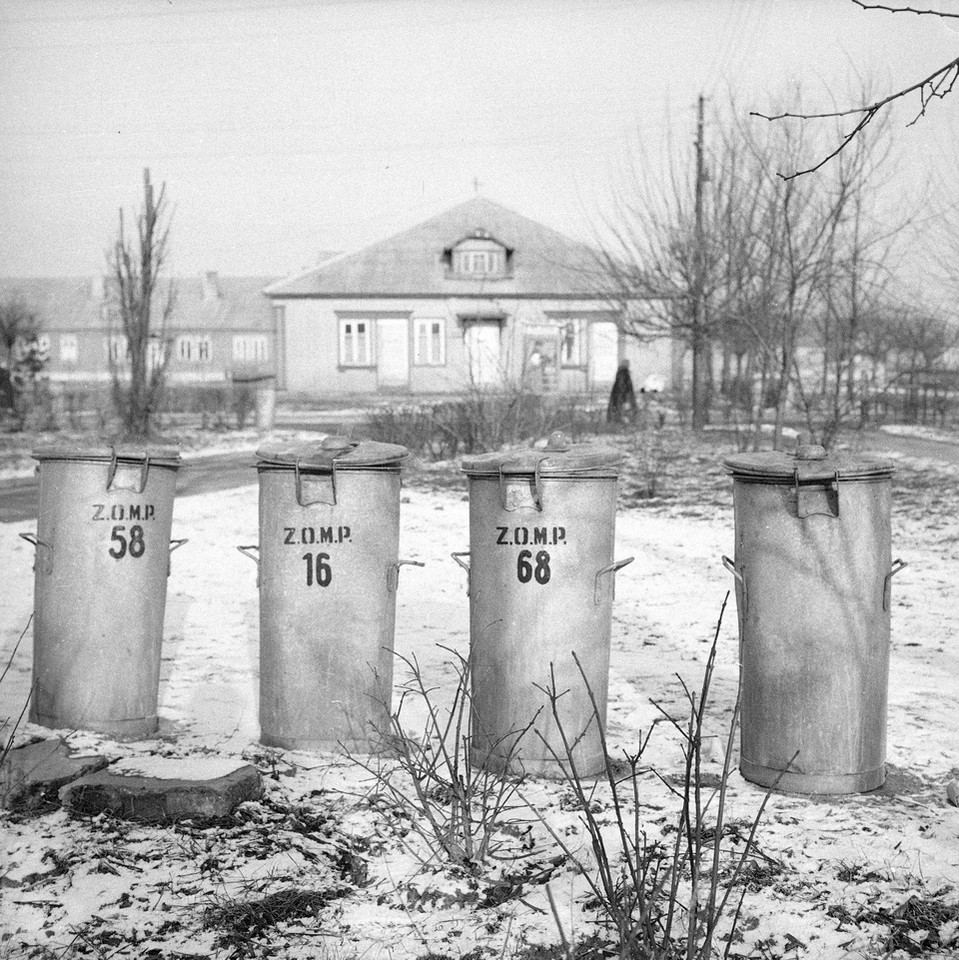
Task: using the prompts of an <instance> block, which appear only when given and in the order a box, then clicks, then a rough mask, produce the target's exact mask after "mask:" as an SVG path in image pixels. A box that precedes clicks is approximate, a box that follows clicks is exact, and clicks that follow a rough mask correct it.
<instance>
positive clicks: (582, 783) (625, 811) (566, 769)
mask: <svg viewBox="0 0 959 960" xmlns="http://www.w3.org/2000/svg"><path fill="white" fill-rule="evenodd" d="M727 602H728V594H727V597H726V600H724V601H723V607H722V611H721V612H720V616H719V622H718V623H717V625H716V632H715V634H714V637H713V642H712V647H711V649H710V653H709V658H708V660H707V663H706V670H705V672H704V674H703V680H702V683H701V685H700V688H699V691H698V693H697V692H695V691H692V690H690V689H689V687H687V685H686V683H685V682H684V681H683V680H682V678H678V679H679V682H680V684H681V685H682V689H683V693H684V695H685V699H686V703H687V705H688V713H687V716H686V717H685V719H681V718H677V717H674V716H672V715H670V714H669V713H668V712H667V711H666V710H665V709H663V708H662V707H660V705H659V704H657V703H656V702H655V701H653V704H654V706H656V708H657V709H658V710H659V711H660V713H661V715H662V716H661V718H660V720H659V721H657V722H666V723H668V724H670V725H671V726H672V727H673V728H674V729H675V730H676V731H677V732H678V733H679V735H680V737H681V742H682V752H683V757H684V761H685V762H684V769H683V772H682V775H681V776H679V777H666V776H662V775H660V774H659V773H656V776H658V777H659V779H660V780H661V781H662V782H663V783H664V784H665V785H666V786H667V787H668V788H669V790H670V792H671V793H672V794H673V795H674V796H675V797H676V799H677V800H678V801H679V811H678V813H677V815H676V819H675V823H674V825H673V827H672V830H671V839H670V840H669V841H668V842H667V841H666V840H663V839H660V840H651V839H650V838H649V837H648V836H647V833H646V830H645V828H644V826H643V824H642V822H641V821H640V818H639V810H640V808H641V798H640V795H639V776H640V775H641V774H642V773H646V772H649V771H650V770H651V769H652V768H651V767H644V766H643V757H644V754H645V752H646V748H647V746H648V744H649V740H650V737H651V735H652V732H653V728H654V727H655V725H656V724H655V723H654V725H653V727H651V728H650V729H649V730H648V731H647V732H646V735H645V737H644V736H643V735H642V734H640V737H639V740H638V743H637V746H636V748H635V750H634V752H632V753H628V752H627V753H625V755H624V757H623V760H621V761H615V760H614V759H613V758H612V757H611V756H610V754H609V750H608V748H607V744H606V738H605V733H604V731H603V728H602V724H601V723H600V713H599V709H598V705H597V703H596V701H595V698H594V695H593V692H592V690H590V689H589V685H588V683H587V681H586V675H585V673H584V672H583V670H582V667H580V675H581V677H582V679H583V683H584V684H585V685H586V689H587V692H588V695H589V697H590V701H591V702H592V706H593V718H592V722H593V723H595V724H596V725H597V727H598V729H599V731H600V737H601V740H602V744H603V753H604V756H605V758H606V765H605V770H604V772H603V774H602V775H601V778H600V780H601V782H602V783H603V784H604V785H605V787H606V788H607V789H608V791H609V796H610V797H611V801H612V824H611V825H610V824H609V823H608V820H609V816H608V811H606V812H604V811H603V809H602V806H601V805H597V804H595V803H594V802H593V801H594V795H595V793H596V790H597V783H596V781H593V780H589V779H587V778H585V777H583V776H582V775H581V774H580V772H579V770H578V769H577V767H576V761H575V759H574V748H575V746H576V743H577V739H578V738H576V737H574V736H573V735H572V733H571V732H570V731H568V730H567V729H566V728H565V727H564V725H563V720H562V717H561V713H560V710H559V707H558V703H559V700H560V698H561V697H562V696H563V695H564V693H565V692H566V691H561V690H558V689H556V687H555V684H553V683H551V684H550V686H549V687H547V688H544V692H545V693H546V695H547V697H548V700H549V704H550V712H551V714H552V718H553V722H554V723H555V726H556V729H557V731H558V733H559V737H560V741H561V742H562V749H561V750H557V749H555V748H554V747H552V746H551V745H550V744H549V743H548V742H547V741H546V740H545V739H544V738H542V737H541V738H540V739H541V740H542V741H543V743H544V744H545V746H546V747H547V749H548V750H549V751H550V753H551V754H552V755H553V759H554V760H555V761H556V762H557V763H558V764H559V766H560V768H561V769H562V771H563V775H564V778H565V782H566V785H567V787H568V789H569V790H570V791H571V793H572V795H573V798H574V802H575V805H576V808H577V809H578V810H579V812H580V819H581V822H582V823H583V825H584V827H585V829H586V832H587V835H588V837H589V840H590V848H591V850H592V853H593V858H594V860H595V865H590V864H587V863H586V862H585V861H584V860H583V858H582V857H581V856H580V855H578V854H577V853H576V852H575V851H574V850H573V848H572V847H571V846H570V843H569V840H568V839H567V838H566V837H565V836H564V835H563V834H562V833H560V832H559V831H557V830H556V829H554V828H553V827H552V826H551V824H550V823H549V820H548V819H547V817H546V816H545V814H540V821H541V823H542V824H543V825H544V826H545V827H546V829H547V831H548V832H549V834H550V836H551V837H552V838H553V840H554V841H555V843H556V844H557V845H558V846H559V848H560V849H561V850H562V851H563V853H564V854H565V855H566V856H567V857H568V858H569V859H570V861H572V862H573V863H575V864H576V865H577V867H578V868H579V869H580V870H581V871H582V873H583V875H584V876H585V877H586V880H587V882H588V884H589V887H590V889H591V891H592V894H593V903H594V905H595V908H596V910H597V913H598V915H599V921H600V924H601V926H602V927H603V928H605V930H606V937H607V940H608V950H609V951H610V952H611V953H612V954H613V955H617V956H620V957H628V958H632V960H646V958H649V957H658V958H662V960H674V958H675V960H678V958H680V957H683V958H686V960H707V958H710V957H712V956H713V955H714V942H715V940H716V938H717V934H718V932H719V929H720V922H721V921H722V920H724V919H725V917H726V915H727V914H729V913H730V912H731V914H732V916H731V918H730V920H729V922H728V929H727V930H726V933H727V935H728V941H727V947H726V955H727V956H728V954H729V949H730V946H731V944H732V942H733V939H734V935H735V932H736V926H737V923H738V920H739V914H740V909H741V907H742V902H743V899H744V897H745V892H746V891H745V886H744V884H743V871H744V869H745V867H746V864H747V863H748V862H749V860H750V858H751V857H752V856H753V855H754V854H755V850H756V846H755V836H756V831H757V828H758V825H759V821H760V819H761V817H762V814H763V811H764V809H765V806H766V802H767V800H768V798H769V792H768V791H767V793H766V796H765V798H764V799H763V802H762V804H761V805H760V808H759V810H758V812H757V813H756V816H755V818H754V819H753V821H752V823H751V825H750V826H749V828H748V835H747V837H746V838H745V840H746V842H745V843H744V844H743V846H742V848H741V849H740V850H739V851H732V850H729V849H727V847H726V846H725V845H724V842H723V841H724V838H726V837H728V836H729V835H730V830H729V827H730V824H729V822H728V821H727V818H726V794H727V787H728V783H729V776H730V773H731V768H732V754H733V739H734V734H735V729H736V724H737V722H738V719H739V699H738V697H737V700H736V705H735V707H734V709H733V717H732V721H731V725H730V730H729V736H728V738H727V741H726V750H725V755H724V760H723V767H722V773H721V774H720V775H718V776H716V775H707V774H706V772H705V771H704V770H703V763H704V757H703V746H704V739H705V731H704V720H705V713H706V705H707V703H708V700H709V692H710V685H711V682H712V676H713V668H714V665H715V660H716V647H717V643H718V639H719V631H720V627H721V625H722V618H723V613H724V612H725V609H726V603H727ZM574 658H575V654H574ZM576 664H577V666H579V659H578V658H576ZM579 736H582V734H579ZM654 772H655V771H654ZM735 833H736V837H738V838H739V839H740V840H741V839H742V837H741V833H740V831H739V829H738V828H737V830H736V831H735ZM737 894H738V899H737Z"/></svg>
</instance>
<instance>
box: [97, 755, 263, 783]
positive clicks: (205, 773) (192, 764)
mask: <svg viewBox="0 0 959 960" xmlns="http://www.w3.org/2000/svg"><path fill="white" fill-rule="evenodd" d="M243 766H245V763H244V762H243V761H242V760H241V761H237V760H231V759H229V758H227V757H214V756H205V757H204V756H200V757H157V756H150V757H124V758H123V759H121V760H117V762H116V763H113V764H111V765H110V766H109V767H108V768H107V772H108V773H115V774H118V775H119V776H122V777H153V778H155V779H157V780H216V779H218V778H219V777H227V776H229V775H230V774H231V773H235V772H236V771H237V770H239V769H240V768H241V767H243Z"/></svg>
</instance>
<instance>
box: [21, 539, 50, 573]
mask: <svg viewBox="0 0 959 960" xmlns="http://www.w3.org/2000/svg"><path fill="white" fill-rule="evenodd" d="M18 536H19V537H20V539H21V540H26V541H27V543H29V544H31V545H32V546H33V548H34V550H36V549H37V548H39V547H46V549H47V550H48V551H49V552H48V553H47V555H46V560H45V561H44V563H43V572H44V573H46V574H48V575H49V574H51V573H53V544H51V543H47V542H46V540H41V539H40V538H39V537H38V536H37V535H36V534H34V533H21V534H18ZM33 562H34V564H36V557H35V556H34V561H33Z"/></svg>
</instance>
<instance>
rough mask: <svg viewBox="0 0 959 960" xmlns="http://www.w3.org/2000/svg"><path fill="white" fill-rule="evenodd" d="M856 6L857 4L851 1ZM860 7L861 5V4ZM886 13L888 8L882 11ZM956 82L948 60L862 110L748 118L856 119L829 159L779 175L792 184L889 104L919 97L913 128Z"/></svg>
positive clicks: (957, 65)
mask: <svg viewBox="0 0 959 960" xmlns="http://www.w3.org/2000/svg"><path fill="white" fill-rule="evenodd" d="M854 2H858V0H854ZM860 5H861V4H860ZM881 9H887V8H881ZM951 16H956V17H959V14H951ZM957 81H959V57H956V59H955V60H951V61H950V62H949V63H947V64H944V65H943V66H941V67H939V68H938V69H937V70H934V71H933V72H932V73H931V74H929V76H928V77H925V78H923V79H922V80H919V81H918V82H916V83H913V84H911V85H910V86H908V87H904V88H903V89H901V90H898V91H896V92H895V93H891V94H889V96H887V97H883V98H882V99H881V100H876V101H874V102H873V103H870V104H866V105H865V106H861V107H850V108H848V109H846V110H831V111H824V112H822V113H800V112H792V111H785V112H783V113H778V114H766V113H761V112H760V111H758V110H751V111H750V113H749V115H750V116H751V117H760V118H761V119H763V120H769V121H774V120H828V119H836V118H841V117H852V116H858V117H859V120H858V121H857V123H856V125H855V126H854V127H853V129H852V130H851V131H850V132H849V133H847V134H845V135H844V136H843V137H842V139H841V141H840V144H839V146H838V147H837V148H836V149H835V150H833V151H832V152H831V153H830V154H829V155H828V156H826V157H825V158H824V159H822V160H821V161H820V162H819V163H817V164H814V165H813V166H811V167H808V168H806V169H804V170H797V171H795V172H793V173H791V174H782V173H781V174H779V175H780V176H781V177H782V178H783V179H784V180H792V179H793V178H795V177H801V176H804V175H805V174H807V173H814V172H815V171H816V170H819V169H820V168H821V167H822V166H823V165H824V164H826V163H828V162H829V161H830V160H832V159H833V158H834V157H836V156H838V155H839V154H840V153H842V151H843V150H845V149H846V147H847V146H849V144H850V143H851V142H852V141H853V140H855V138H856V137H857V136H859V134H860V133H862V131H863V130H864V129H865V127H866V126H867V125H868V124H869V123H870V122H871V121H872V119H873V118H874V117H875V116H876V114H877V113H879V112H880V111H881V110H883V109H885V108H886V107H888V106H889V105H890V104H891V103H893V102H894V101H896V100H900V99H902V98H903V97H907V96H909V94H911V93H916V92H918V93H919V101H920V107H919V112H918V113H917V114H916V116H915V117H913V119H912V120H911V121H910V122H909V123H908V124H907V126H910V127H911V126H912V125H913V124H914V123H916V122H917V121H918V120H919V118H920V117H923V116H925V114H926V108H927V107H928V106H929V104H930V103H931V102H932V101H933V100H942V99H944V98H945V97H947V96H948V95H949V94H950V93H952V91H953V89H954V88H955V85H956V82H957Z"/></svg>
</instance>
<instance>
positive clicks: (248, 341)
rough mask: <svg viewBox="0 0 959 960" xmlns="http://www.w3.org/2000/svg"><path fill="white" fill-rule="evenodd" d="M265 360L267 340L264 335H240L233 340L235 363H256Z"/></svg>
mask: <svg viewBox="0 0 959 960" xmlns="http://www.w3.org/2000/svg"><path fill="white" fill-rule="evenodd" d="M266 358H267V339H266V335H265V334H242V335H238V336H235V337H234V338H233V360H234V362H235V363H256V362H261V361H264V360H266Z"/></svg>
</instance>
